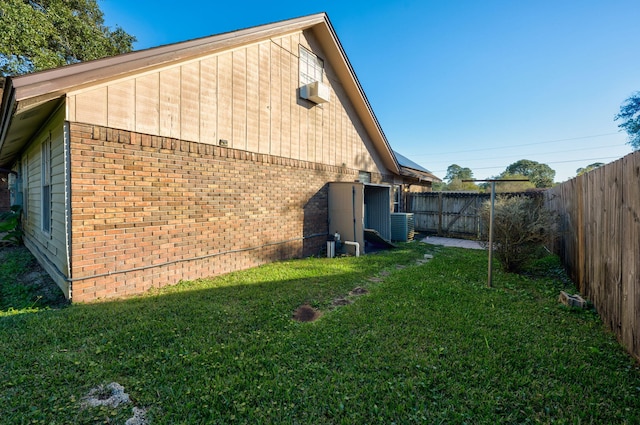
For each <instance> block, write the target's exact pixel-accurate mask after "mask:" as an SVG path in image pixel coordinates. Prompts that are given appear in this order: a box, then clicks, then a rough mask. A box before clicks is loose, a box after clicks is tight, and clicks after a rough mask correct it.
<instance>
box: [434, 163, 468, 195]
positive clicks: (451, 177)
mask: <svg viewBox="0 0 640 425" xmlns="http://www.w3.org/2000/svg"><path fill="white" fill-rule="evenodd" d="M444 179H445V180H447V181H448V183H446V184H445V183H442V184H440V185H439V186H437V187H436V186H434V190H437V191H475V192H477V191H478V190H479V188H478V186H477V185H476V184H475V183H473V182H463V181H462V180H471V179H473V171H471V168H467V167H461V166H459V165H458V164H451V165H449V167H447V175H446V176H445V177H444Z"/></svg>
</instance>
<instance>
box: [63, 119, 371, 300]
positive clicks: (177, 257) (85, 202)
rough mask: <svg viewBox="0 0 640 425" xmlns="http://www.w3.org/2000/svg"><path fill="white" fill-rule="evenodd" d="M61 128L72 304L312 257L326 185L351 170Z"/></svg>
mask: <svg viewBox="0 0 640 425" xmlns="http://www.w3.org/2000/svg"><path fill="white" fill-rule="evenodd" d="M70 133H71V173H72V177H71V183H72V189H71V195H72V199H71V202H72V221H73V224H72V249H71V265H72V277H71V278H72V299H73V301H89V300H93V299H96V298H109V297H116V296H123V295H130V294H137V293H141V292H144V291H146V290H148V289H149V288H152V287H161V286H164V285H168V284H173V283H176V282H178V281H180V280H191V279H196V278H199V277H207V276H214V275H218V274H222V273H227V272H230V271H234V270H240V269H245V268H249V267H253V266H257V265H260V264H264V263H267V262H271V261H275V260H279V259H285V258H295V257H302V256H308V255H314V254H317V253H319V252H320V250H321V249H322V247H324V245H325V241H326V233H327V183H328V182H331V181H353V180H355V179H357V176H358V171H357V170H350V169H344V168H341V167H335V166H329V165H324V164H318V163H312V162H306V161H299V160H293V159H288V158H282V157H276V156H271V155H264V154H256V153H251V152H246V151H240V150H235V149H230V148H224V147H219V146H213V145H206V144H199V143H191V142H185V141H181V140H176V139H170V138H165V137H157V136H149V135H144V134H138V133H132V132H127V131H122V130H113V129H109V128H104V127H98V126H91V125H84V124H78V123H71V126H70ZM380 179H381V176H380V175H374V176H373V180H375V181H380Z"/></svg>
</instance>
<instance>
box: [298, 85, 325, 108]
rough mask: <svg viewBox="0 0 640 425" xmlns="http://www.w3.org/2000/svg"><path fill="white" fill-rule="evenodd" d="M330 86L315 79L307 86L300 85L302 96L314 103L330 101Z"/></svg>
mask: <svg viewBox="0 0 640 425" xmlns="http://www.w3.org/2000/svg"><path fill="white" fill-rule="evenodd" d="M329 95H330V91H329V86H327V85H325V84H322V83H321V82H320V81H314V82H313V83H309V84H307V85H306V86H302V87H300V97H301V98H303V99H307V100H310V101H312V102H314V103H325V102H328V101H329Z"/></svg>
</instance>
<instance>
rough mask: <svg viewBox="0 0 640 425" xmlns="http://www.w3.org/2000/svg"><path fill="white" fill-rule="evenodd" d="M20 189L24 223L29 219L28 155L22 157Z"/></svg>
mask: <svg viewBox="0 0 640 425" xmlns="http://www.w3.org/2000/svg"><path fill="white" fill-rule="evenodd" d="M19 184H20V186H21V189H19V190H21V191H22V218H23V220H24V222H25V223H27V221H28V220H29V157H28V156H27V155H25V156H24V158H23V159H22V169H21V173H20V182H19Z"/></svg>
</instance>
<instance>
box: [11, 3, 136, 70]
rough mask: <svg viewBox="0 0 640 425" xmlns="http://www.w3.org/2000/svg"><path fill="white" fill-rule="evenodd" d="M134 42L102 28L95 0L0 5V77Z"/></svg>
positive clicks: (102, 53)
mask: <svg viewBox="0 0 640 425" xmlns="http://www.w3.org/2000/svg"><path fill="white" fill-rule="evenodd" d="M135 41H136V39H135V37H134V36H132V35H130V34H128V33H126V32H125V31H124V30H123V29H122V28H120V27H117V26H116V28H115V30H111V29H110V28H109V27H107V26H105V25H104V18H103V13H102V11H101V10H100V8H99V6H98V4H97V3H96V0H39V1H36V0H2V2H0V74H1V75H2V76H8V75H20V74H26V73H30V72H35V71H40V70H43V69H50V68H56V67H59V66H63V65H68V64H72V63H76V62H82V61H87V60H92V59H99V58H103V57H106V56H113V55H116V54H119V53H126V52H130V51H131V50H132V49H133V43H134V42H135Z"/></svg>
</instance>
